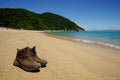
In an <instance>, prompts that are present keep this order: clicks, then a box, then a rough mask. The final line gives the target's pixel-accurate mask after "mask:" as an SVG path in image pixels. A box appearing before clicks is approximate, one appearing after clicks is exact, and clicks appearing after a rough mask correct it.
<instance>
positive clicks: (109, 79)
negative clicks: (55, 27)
mask: <svg viewBox="0 0 120 80" xmlns="http://www.w3.org/2000/svg"><path fill="white" fill-rule="evenodd" d="M57 37H58V38H57ZM57 37H55V36H53V35H46V34H45V33H43V32H41V31H26V30H25V31H24V30H0V66H1V68H0V80H46V79H47V80H120V54H119V53H120V51H118V50H117V49H112V48H108V47H103V46H98V45H93V44H89V43H83V42H80V43H79V44H78V42H75V41H74V40H73V41H70V40H69V39H68V38H67V39H68V40H65V39H61V37H60V38H59V36H57ZM27 46H29V47H33V46H36V51H37V54H38V56H39V57H40V58H43V59H46V60H47V61H48V64H47V67H45V68H40V72H37V73H31V72H26V71H24V70H22V69H20V68H18V67H15V66H13V61H14V59H15V56H16V51H17V48H18V49H21V48H24V47H27ZM23 74H24V75H23Z"/></svg>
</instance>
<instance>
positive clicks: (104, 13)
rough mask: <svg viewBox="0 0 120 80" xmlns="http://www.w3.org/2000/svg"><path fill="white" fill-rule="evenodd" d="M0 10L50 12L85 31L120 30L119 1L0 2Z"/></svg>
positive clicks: (31, 0)
mask: <svg viewBox="0 0 120 80" xmlns="http://www.w3.org/2000/svg"><path fill="white" fill-rule="evenodd" d="M0 8H25V9H28V10H30V11H33V12H36V13H40V14H41V13H44V12H52V13H55V14H59V15H61V16H63V17H66V18H68V19H70V20H71V21H73V22H75V23H76V24H77V25H79V26H81V27H83V28H84V29H85V30H120V0H0Z"/></svg>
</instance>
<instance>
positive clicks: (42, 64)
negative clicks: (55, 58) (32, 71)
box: [31, 46, 48, 67]
mask: <svg viewBox="0 0 120 80" xmlns="http://www.w3.org/2000/svg"><path fill="white" fill-rule="evenodd" d="M31 50H32V52H33V53H32V54H31V56H32V58H33V60H34V61H36V62H38V63H40V64H41V67H46V64H47V63H48V62H47V60H45V59H42V58H39V57H38V56H37V52H36V47H35V46H34V47H33V48H31Z"/></svg>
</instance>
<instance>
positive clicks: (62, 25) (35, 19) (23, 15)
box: [0, 8, 84, 31]
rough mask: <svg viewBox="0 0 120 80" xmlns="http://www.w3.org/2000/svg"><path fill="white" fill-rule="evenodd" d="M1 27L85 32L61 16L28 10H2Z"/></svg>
mask: <svg viewBox="0 0 120 80" xmlns="http://www.w3.org/2000/svg"><path fill="white" fill-rule="evenodd" d="M0 26H4V27H7V28H15V29H26V30H64V31H84V29H83V28H81V27H79V26H78V25H76V24H75V23H74V22H72V21H70V20H69V19H67V18H64V17H62V16H60V15H57V14H53V13H50V12H46V13H43V14H38V13H34V12H31V11H28V10H26V9H20V8H18V9H11V8H4V9H3V8H2V9H0Z"/></svg>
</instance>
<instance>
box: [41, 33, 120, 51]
mask: <svg viewBox="0 0 120 80" xmlns="http://www.w3.org/2000/svg"><path fill="white" fill-rule="evenodd" d="M43 33H45V34H46V35H47V36H50V37H56V38H59V39H64V40H67V41H72V42H75V43H78V44H85V45H91V46H95V47H101V48H108V49H112V50H117V51H120V47H119V46H115V45H112V44H106V43H102V42H96V41H90V40H83V39H75V38H70V37H66V36H63V35H56V34H49V33H46V32H43Z"/></svg>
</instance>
